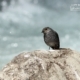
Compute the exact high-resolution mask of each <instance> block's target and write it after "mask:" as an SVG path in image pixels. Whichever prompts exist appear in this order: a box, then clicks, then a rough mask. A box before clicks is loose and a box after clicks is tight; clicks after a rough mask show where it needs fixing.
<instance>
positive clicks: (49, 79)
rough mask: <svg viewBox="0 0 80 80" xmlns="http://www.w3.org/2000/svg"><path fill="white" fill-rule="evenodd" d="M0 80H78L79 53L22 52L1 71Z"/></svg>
mask: <svg viewBox="0 0 80 80" xmlns="http://www.w3.org/2000/svg"><path fill="white" fill-rule="evenodd" d="M0 80H80V53H78V52H76V51H73V50H71V49H60V50H55V51H45V50H36V51H32V52H23V53H21V54H19V55H18V56H16V57H15V58H14V59H13V60H12V61H11V62H10V63H8V64H7V65H6V66H5V67H4V68H3V69H2V70H1V72H0Z"/></svg>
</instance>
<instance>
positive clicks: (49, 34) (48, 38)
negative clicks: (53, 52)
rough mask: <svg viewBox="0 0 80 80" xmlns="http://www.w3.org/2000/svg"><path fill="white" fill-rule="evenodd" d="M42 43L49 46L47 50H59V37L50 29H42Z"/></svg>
mask: <svg viewBox="0 0 80 80" xmlns="http://www.w3.org/2000/svg"><path fill="white" fill-rule="evenodd" d="M42 33H43V37H44V42H45V43H46V44H47V45H48V46H49V49H50V48H52V49H59V48H60V40H59V35H58V33H57V32H56V31H54V30H53V29H52V28H50V27H45V28H43V29H42Z"/></svg>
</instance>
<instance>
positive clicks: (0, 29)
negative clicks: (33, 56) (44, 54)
mask: <svg viewBox="0 0 80 80" xmlns="http://www.w3.org/2000/svg"><path fill="white" fill-rule="evenodd" d="M45 26H50V27H51V28H53V29H54V30H56V31H57V32H58V33H59V36H60V42H61V47H65V48H71V49H73V50H77V51H80V49H79V47H80V42H79V41H80V27H79V26H80V16H79V12H76V11H74V12H73V11H70V10H69V9H68V11H66V10H65V11H59V12H58V11H54V10H53V9H50V8H47V7H44V6H42V5H41V6H40V5H34V4H30V3H27V2H25V0H23V2H21V3H18V4H17V5H13V4H11V5H10V6H9V7H8V9H6V10H4V11H2V12H1V13H0V69H1V68H2V67H3V66H4V65H5V64H6V63H8V62H10V60H12V59H13V57H14V56H16V55H18V54H19V53H20V52H22V51H33V50H37V49H46V50H48V49H49V47H48V46H47V45H46V44H45V43H44V40H43V35H42V33H41V30H42V29H43V28H44V27H45Z"/></svg>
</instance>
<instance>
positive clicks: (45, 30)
mask: <svg viewBox="0 0 80 80" xmlns="http://www.w3.org/2000/svg"><path fill="white" fill-rule="evenodd" d="M50 31H51V28H49V27H45V28H43V30H42V33H45V34H46V33H48V32H50Z"/></svg>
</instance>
